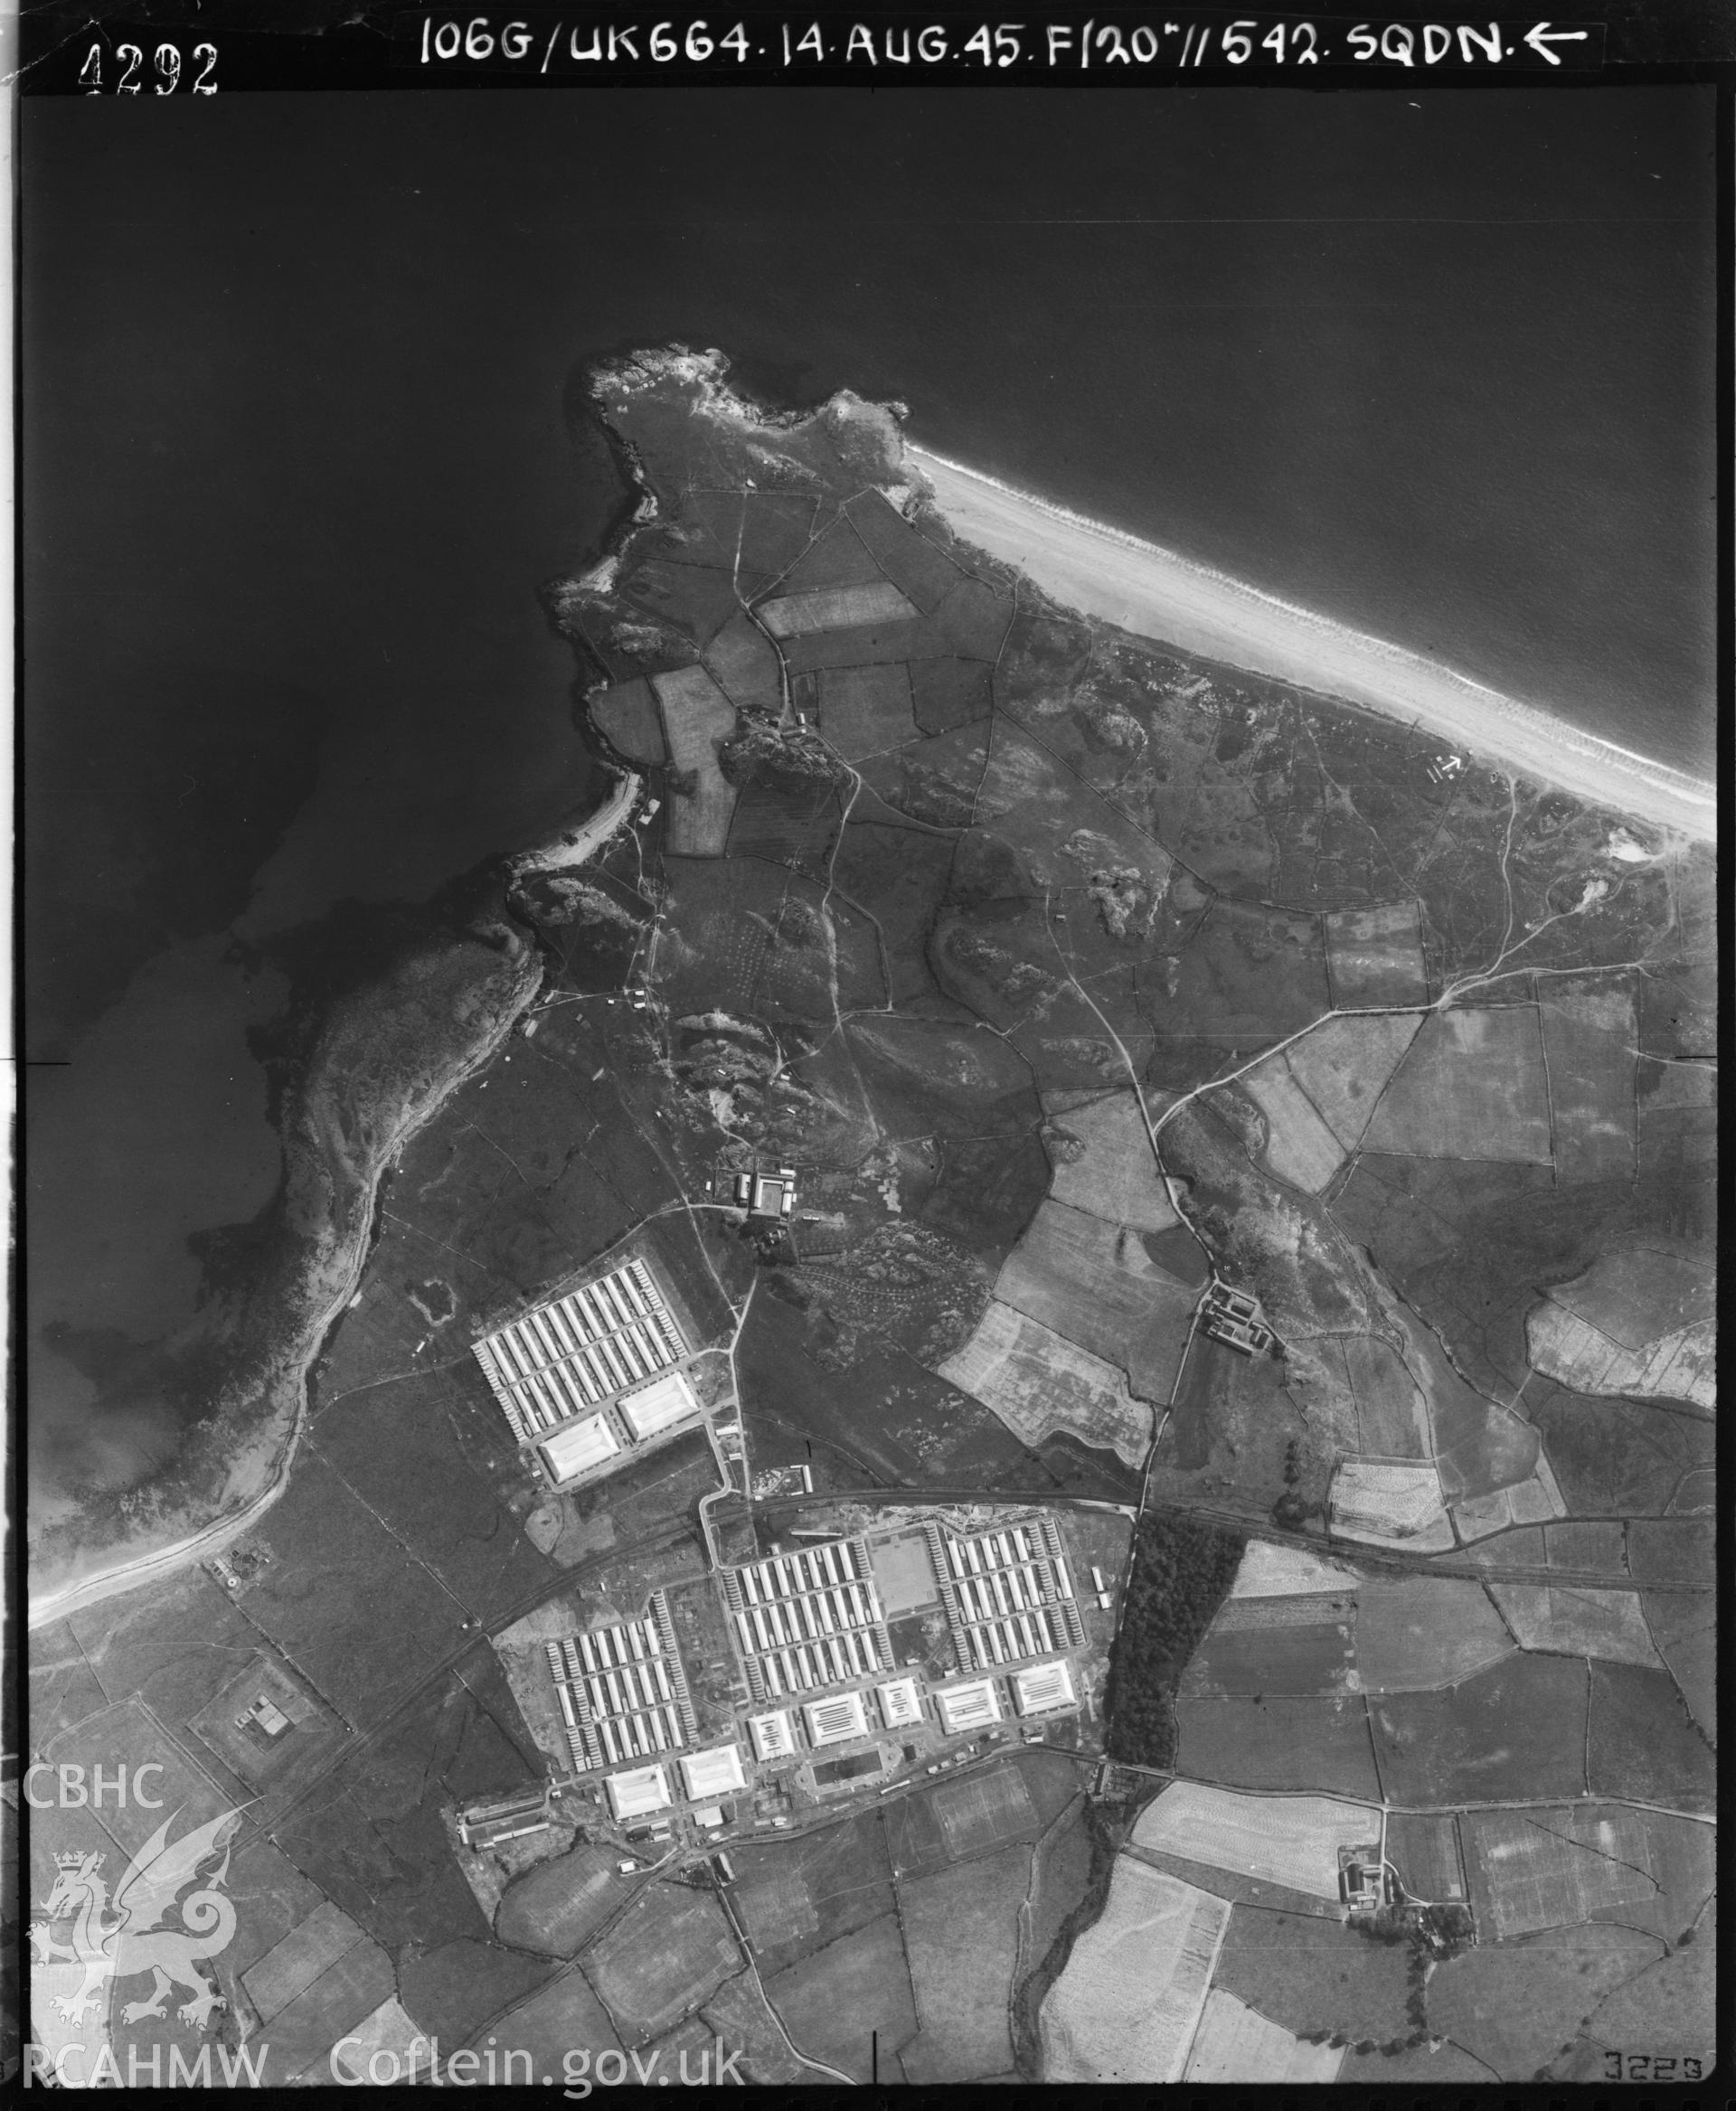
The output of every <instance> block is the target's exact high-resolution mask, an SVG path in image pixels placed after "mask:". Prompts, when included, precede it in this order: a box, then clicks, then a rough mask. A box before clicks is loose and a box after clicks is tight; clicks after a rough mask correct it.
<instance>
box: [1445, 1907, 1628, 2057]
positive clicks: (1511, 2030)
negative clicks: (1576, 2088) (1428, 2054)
mask: <svg viewBox="0 0 1736 2111" xmlns="http://www.w3.org/2000/svg"><path fill="white" fill-rule="evenodd" d="M1659 1954H1660V1951H1659V1945H1658V1943H1657V1941H1656V1937H1652V1936H1647V1935H1641V1934H1639V1933H1638V1932H1637V1930H1635V1929H1633V1928H1630V1927H1600V1926H1594V1927H1573V1928H1558V1929H1556V1930H1554V1931H1553V1932H1552V1933H1551V1934H1548V1935H1539V1936H1532V1937H1527V1938H1525V1939H1524V1940H1523V1941H1520V1942H1514V1943H1502V1944H1499V1945H1496V1946H1488V1947H1485V1946H1478V1947H1477V1948H1476V1949H1472V1950H1467V1951H1465V1952H1464V1953H1463V1954H1462V1955H1460V1956H1457V1957H1452V1958H1449V1959H1448V1961H1447V1962H1446V1963H1445V1964H1442V1965H1437V1966H1436V1968H1435V1971H1434V1974H1433V1975H1432V1976H1431V1977H1430V1979H1429V1994H1428V2002H1429V2029H1430V2030H1431V2031H1436V2032H1438V2033H1439V2035H1441V2036H1442V2037H1448V2038H1450V2039H1452V2040H1453V2041H1454V2043H1455V2044H1458V2045H1462V2046H1463V2047H1464V2048H1465V2050H1467V2052H1468V2053H1470V2054H1471V2055H1472V2057H1473V2058H1474V2059H1480V2060H1481V2061H1483V2063H1484V2064H1485V2066H1486V2067H1489V2068H1491V2069H1494V2071H1495V2073H1496V2074H1497V2075H1498V2076H1499V2077H1500V2078H1501V2079H1502V2080H1503V2081H1529V2080H1531V2078H1533V2076H1534V2075H1536V2074H1537V2073H1538V2071H1539V2070H1540V2069H1543V2067H1545V2066H1546V2065H1547V2064H1548V2063H1549V2062H1550V2060H1551V2059H1554V2058H1555V2057H1557V2056H1558V2055H1559V2054H1560V2053H1561V2051H1562V2050H1564V2049H1566V2048H1567V2047H1568V2046H1569V2045H1571V2042H1572V2040H1573V2039H1574V2038H1575V2037H1576V2035H1577V2034H1578V2032H1579V2029H1580V2024H1581V2023H1582V2022H1583V2021H1585V2020H1586V2018H1587V2017H1588V2016H1589V2015H1590V2012H1592V2010H1593V2009H1594V2008H1595V2007H1596V2005H1597V2003H1598V2000H1599V1995H1601V1994H1605V1993H1609V1992H1610V1991H1611V1990H1612V1989H1613V1988H1615V1987H1617V1986H1618V1985H1620V1984H1622V1982H1623V1981H1624V1980H1627V1979H1630V1978H1632V1977H1633V1976H1634V1975H1635V1974H1637V1973H1639V1972H1642V1971H1644V1970H1645V1968H1646V1965H1650V1964H1652V1963H1653V1962H1654V1960H1655V1959H1656V1957H1657V1956H1658V1955H1659Z"/></svg>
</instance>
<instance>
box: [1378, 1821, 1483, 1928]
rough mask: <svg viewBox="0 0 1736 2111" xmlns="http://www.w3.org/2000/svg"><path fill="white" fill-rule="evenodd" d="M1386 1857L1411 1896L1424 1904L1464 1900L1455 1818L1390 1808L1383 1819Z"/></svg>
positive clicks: (1463, 1884) (1460, 1857) (1463, 1866)
mask: <svg viewBox="0 0 1736 2111" xmlns="http://www.w3.org/2000/svg"><path fill="white" fill-rule="evenodd" d="M1386 1859H1387V1860H1388V1861H1390V1862H1391V1863H1392V1866H1393V1868H1394V1869H1396V1870H1397V1871H1398V1872H1399V1880H1400V1881H1401V1883H1402V1884H1403V1886H1404V1888H1405V1890H1406V1891H1407V1892H1408V1893H1409V1894H1410V1896H1411V1898H1413V1899H1420V1900H1421V1901H1422V1903H1423V1904H1424V1905H1427V1906H1459V1905H1463V1904H1464V1902H1465V1899H1466V1895H1467V1894H1466V1888H1465V1865H1464V1861H1463V1857H1462V1855H1461V1852H1460V1847H1459V1826H1458V1819H1457V1818H1455V1817H1453V1816H1452V1815H1451V1814H1448V1813H1442V1814H1438V1815H1434V1816H1429V1815H1426V1814H1420V1813H1418V1812H1412V1811H1392V1812H1391V1813H1389V1814H1388V1817H1387V1821H1386Z"/></svg>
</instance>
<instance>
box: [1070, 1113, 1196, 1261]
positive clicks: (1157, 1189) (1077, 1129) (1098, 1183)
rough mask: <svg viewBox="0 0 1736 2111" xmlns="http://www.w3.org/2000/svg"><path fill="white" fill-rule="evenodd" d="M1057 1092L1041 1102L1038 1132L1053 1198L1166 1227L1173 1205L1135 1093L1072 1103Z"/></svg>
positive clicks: (1113, 1219)
mask: <svg viewBox="0 0 1736 2111" xmlns="http://www.w3.org/2000/svg"><path fill="white" fill-rule="evenodd" d="M1059 1098H1060V1096H1055V1095H1052V1096H1051V1098H1050V1100H1049V1102H1048V1103H1047V1105H1046V1107H1045V1112H1046V1113H1047V1115H1048V1117H1049V1119H1048V1126H1047V1127H1046V1129H1045V1130H1044V1134H1043V1141H1044V1144H1045V1145H1046V1146H1047V1149H1048V1152H1049V1156H1050V1160H1051V1162H1052V1164H1053V1166H1054V1173H1053V1177H1052V1181H1051V1183H1050V1189H1049V1192H1050V1193H1051V1195H1052V1196H1053V1198H1054V1200H1055V1201H1056V1202H1065V1203H1066V1204H1067V1205H1068V1207H1069V1208H1070V1209H1074V1210H1083V1211H1087V1212H1088V1213H1089V1214H1090V1215H1091V1216H1093V1217H1101V1218H1103V1219H1104V1220H1106V1221H1107V1222H1109V1223H1111V1224H1125V1225H1127V1227H1128V1229H1129V1230H1134V1231H1140V1232H1156V1231H1166V1230H1168V1229H1169V1227H1170V1226H1171V1225H1172V1224H1174V1223H1175V1221H1176V1216H1175V1207H1174V1205H1173V1203H1172V1202H1171V1201H1170V1198H1169V1191H1168V1189H1167V1188H1166V1187H1165V1184H1164V1181H1163V1177H1162V1175H1161V1174H1160V1173H1159V1172H1158V1170H1157V1166H1156V1160H1155V1159H1154V1158H1153V1156H1152V1152H1151V1139H1150V1137H1149V1136H1148V1134H1147V1132H1146V1123H1145V1117H1144V1116H1143V1115H1142V1114H1141V1112H1140V1109H1139V1106H1138V1103H1137V1100H1136V1099H1135V1098H1134V1095H1133V1094H1132V1093H1131V1092H1109V1093H1106V1094H1104V1096H1103V1097H1102V1098H1099V1099H1086V1100H1082V1101H1080V1102H1079V1103H1077V1104H1074V1103H1073V1102H1072V1098H1071V1095H1067V1096H1065V1103H1064V1104H1058V1099H1059Z"/></svg>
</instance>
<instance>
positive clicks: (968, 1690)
mask: <svg viewBox="0 0 1736 2111" xmlns="http://www.w3.org/2000/svg"><path fill="white" fill-rule="evenodd" d="M935 1699H936V1700H937V1701H939V1704H940V1721H941V1724H942V1726H943V1728H944V1729H945V1730H946V1732H947V1735H948V1737H957V1736H958V1734H959V1732H960V1731H962V1730H969V1729H986V1728H987V1727H988V1725H989V1724H990V1723H991V1722H998V1721H999V1720H1001V1703H1000V1699H999V1697H998V1695H997V1694H996V1693H995V1682H994V1680H993V1679H975V1680H973V1681H972V1682H970V1684H969V1685H967V1686H943V1687H942V1688H941V1689H940V1691H939V1692H938V1693H937V1694H936V1695H935Z"/></svg>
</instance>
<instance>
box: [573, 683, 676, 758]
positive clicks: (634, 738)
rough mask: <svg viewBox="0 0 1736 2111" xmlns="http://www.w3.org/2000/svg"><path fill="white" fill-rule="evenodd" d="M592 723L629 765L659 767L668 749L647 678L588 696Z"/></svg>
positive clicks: (617, 684) (586, 705)
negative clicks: (630, 763) (631, 763)
mask: <svg viewBox="0 0 1736 2111" xmlns="http://www.w3.org/2000/svg"><path fill="white" fill-rule="evenodd" d="M585 708H586V710H587V711H588V712H590V721H591V723H592V725H594V726H595V727H596V728H597V730H598V731H599V733H601V735H602V736H603V738H604V740H607V741H608V742H609V746H610V747H611V748H612V749H614V750H615V752H616V753H617V754H618V755H622V756H625V757H626V759H627V761H629V762H640V763H645V764H646V765H656V764H657V763H660V762H662V761H663V759H664V758H665V755H666V754H667V752H668V750H667V749H665V746H664V744H663V721H662V719H661V718H660V717H659V715H658V712H657V706H656V699H655V698H654V697H653V695H652V693H651V684H650V683H648V682H646V680H645V679H644V678H643V676H637V677H636V678H635V679H634V680H633V681H631V682H618V683H616V684H615V686H614V688H612V689H605V690H604V691H603V692H602V693H600V694H599V695H597V696H592V697H588V698H587V699H586V702H585Z"/></svg>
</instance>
